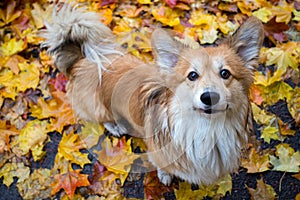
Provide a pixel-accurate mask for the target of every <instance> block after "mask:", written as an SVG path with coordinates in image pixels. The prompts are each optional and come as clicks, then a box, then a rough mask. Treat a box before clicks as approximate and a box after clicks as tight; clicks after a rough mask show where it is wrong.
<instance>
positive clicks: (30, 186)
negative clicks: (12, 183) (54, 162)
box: [17, 168, 53, 200]
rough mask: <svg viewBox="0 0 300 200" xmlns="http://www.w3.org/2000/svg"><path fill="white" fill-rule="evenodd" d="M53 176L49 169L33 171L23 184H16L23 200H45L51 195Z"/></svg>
mask: <svg viewBox="0 0 300 200" xmlns="http://www.w3.org/2000/svg"><path fill="white" fill-rule="evenodd" d="M52 179H53V175H52V173H51V170H49V169H43V168H42V169H35V170H34V171H33V172H32V173H31V174H30V176H29V177H28V178H27V179H25V180H24V181H23V182H20V183H18V184H17V187H18V191H19V192H20V194H21V196H22V197H23V198H24V199H35V200H38V199H46V198H47V197H49V196H50V193H51V182H52Z"/></svg>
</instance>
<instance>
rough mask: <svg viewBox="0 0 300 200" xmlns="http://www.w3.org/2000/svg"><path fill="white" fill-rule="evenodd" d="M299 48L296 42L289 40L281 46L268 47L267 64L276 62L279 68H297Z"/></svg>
mask: <svg viewBox="0 0 300 200" xmlns="http://www.w3.org/2000/svg"><path fill="white" fill-rule="evenodd" d="M297 49H298V44H297V43H296V42H288V43H286V44H283V45H282V46H281V47H273V48H270V49H268V50H267V52H266V56H267V61H266V65H272V64H275V65H276V66H277V67H278V69H281V70H283V71H286V68H287V67H288V66H290V67H292V68H293V69H296V70H297V68H298V60H297V55H298V53H297Z"/></svg>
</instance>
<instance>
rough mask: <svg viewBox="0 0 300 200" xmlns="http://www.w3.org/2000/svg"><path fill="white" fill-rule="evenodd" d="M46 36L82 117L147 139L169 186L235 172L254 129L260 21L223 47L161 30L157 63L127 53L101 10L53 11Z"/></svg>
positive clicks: (155, 45) (155, 44)
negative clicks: (252, 95)
mask: <svg viewBox="0 0 300 200" xmlns="http://www.w3.org/2000/svg"><path fill="white" fill-rule="evenodd" d="M43 37H44V38H45V42H44V43H43V46H44V47H47V48H48V49H47V51H48V53H49V54H50V55H51V56H53V58H54V63H55V65H56V66H57V68H58V69H59V70H60V71H61V72H63V73H64V74H66V76H67V77H68V78H69V82H68V85H67V96H68V98H69V99H70V102H71V105H72V108H73V109H74V111H75V113H76V115H78V117H79V118H81V119H84V120H88V121H92V122H96V123H101V124H104V126H105V128H106V129H107V130H108V131H109V132H111V134H113V135H114V136H120V135H123V134H129V135H132V136H135V137H139V138H143V140H144V142H145V144H146V145H147V156H148V158H149V160H150V161H151V163H152V164H153V166H154V167H155V169H157V172H158V177H159V179H160V181H161V182H162V183H164V184H166V185H169V184H170V183H171V181H172V178H173V176H176V177H179V178H181V179H183V180H186V181H188V182H190V183H194V184H211V183H213V182H215V181H217V180H218V179H219V178H220V177H222V176H224V175H226V174H228V173H231V172H234V171H235V170H237V169H238V167H239V159H240V157H241V153H242V150H243V149H244V148H245V147H247V140H248V135H249V134H250V133H251V131H252V128H253V127H252V114H251V113H252V112H251V106H250V102H249V87H250V86H251V84H252V82H253V71H254V69H255V68H256V66H257V65H258V57H259V51H260V48H261V46H262V42H263V38H264V33H263V26H262V24H261V22H260V21H259V20H258V19H256V18H255V17H250V18H249V19H248V20H246V21H245V22H244V23H243V24H242V25H241V26H240V28H239V29H238V30H237V31H236V33H234V34H233V35H231V36H229V37H228V38H227V39H226V40H224V41H223V42H222V43H221V44H219V45H218V46H211V47H206V48H204V47H199V48H196V49H195V48H191V47H190V46H189V45H184V44H182V43H181V42H178V40H176V39H174V37H173V36H172V34H170V33H169V32H168V31H166V30H165V29H160V28H158V29H156V30H154V32H153V33H152V36H151V48H152V52H153V56H154V62H153V63H145V62H144V61H142V60H141V59H138V58H136V57H135V56H133V55H131V54H129V53H126V52H125V50H124V49H122V47H121V46H119V45H118V43H117V42H116V38H115V36H114V35H113V33H112V31H111V30H110V29H109V28H108V27H107V26H105V25H104V24H102V23H101V22H100V18H99V16H98V15H97V14H96V13H92V12H85V11H84V9H82V8H73V7H72V6H68V5H67V6H63V7H62V8H61V9H59V10H58V11H55V12H54V14H53V23H51V24H46V29H45V30H44V33H43ZM99 160H100V162H101V158H99Z"/></svg>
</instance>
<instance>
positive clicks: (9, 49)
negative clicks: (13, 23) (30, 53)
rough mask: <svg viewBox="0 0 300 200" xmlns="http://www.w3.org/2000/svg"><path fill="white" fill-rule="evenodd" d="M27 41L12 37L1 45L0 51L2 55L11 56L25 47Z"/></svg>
mask: <svg viewBox="0 0 300 200" xmlns="http://www.w3.org/2000/svg"><path fill="white" fill-rule="evenodd" d="M26 47H27V43H26V42H25V41H24V40H22V39H21V40H17V38H15V37H14V38H12V39H10V40H8V41H6V42H4V43H3V44H2V45H1V53H2V55H3V56H12V55H14V54H16V53H18V52H20V51H23V50H24V49H26Z"/></svg>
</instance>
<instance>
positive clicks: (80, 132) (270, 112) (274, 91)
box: [0, 0, 300, 200]
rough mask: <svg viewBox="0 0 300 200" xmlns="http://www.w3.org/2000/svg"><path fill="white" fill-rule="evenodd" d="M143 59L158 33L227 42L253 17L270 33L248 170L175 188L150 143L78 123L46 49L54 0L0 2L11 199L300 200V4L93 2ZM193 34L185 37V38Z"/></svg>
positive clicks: (1, 151) (5, 189)
mask: <svg viewBox="0 0 300 200" xmlns="http://www.w3.org/2000/svg"><path fill="white" fill-rule="evenodd" d="M77 2H79V3H82V4H84V5H85V6H86V7H87V8H88V9H89V10H91V11H95V12H99V13H100V14H101V16H102V22H103V23H105V24H107V25H108V26H109V27H110V28H111V29H112V30H113V32H114V33H115V34H116V35H117V38H118V41H119V42H120V44H121V45H122V47H124V48H125V49H127V50H128V51H129V52H130V53H132V54H134V55H135V56H137V57H139V58H141V59H144V60H145V61H151V60H152V56H151V52H150V51H149V48H147V47H149V45H150V44H149V36H150V34H151V32H152V31H153V29H154V28H155V27H165V28H169V29H172V30H174V31H175V32H176V33H177V36H178V37H179V38H182V41H183V42H189V43H191V42H192V41H197V42H199V43H200V44H202V45H204V46H205V45H209V44H213V43H217V42H218V41H219V39H221V38H224V37H226V36H227V35H229V34H231V33H233V32H234V31H235V30H236V29H237V28H238V27H239V25H240V23H242V22H243V21H244V20H245V19H246V18H247V17H249V16H252V15H254V16H256V17H258V18H259V19H260V20H261V21H262V22H263V24H264V29H265V34H266V38H265V41H264V47H263V49H262V50H261V56H260V63H261V64H260V66H259V68H258V71H257V72H256V73H255V83H254V84H253V86H252V88H251V94H250V97H251V101H252V108H253V113H254V120H255V135H254V136H253V138H252V140H251V142H250V143H249V151H248V155H246V156H245V157H244V158H243V159H242V162H241V167H240V170H239V171H238V172H236V173H233V174H231V175H228V176H226V177H224V178H223V179H222V180H220V182H218V183H216V184H215V185H210V186H201V187H199V186H197V185H190V184H188V183H186V182H183V181H181V180H174V181H173V184H172V186H170V187H166V186H164V185H162V184H160V183H159V182H158V178H157V176H156V172H155V171H152V172H147V173H143V168H146V167H147V166H149V163H148V162H147V160H146V159H145V158H143V157H142V156H141V154H140V153H141V152H144V151H145V150H146V147H145V145H144V144H143V143H142V141H140V140H138V139H136V138H131V137H129V136H126V137H125V136H124V137H121V138H114V137H111V136H110V135H109V134H108V133H107V132H106V131H105V130H104V128H103V127H102V126H101V125H97V124H90V123H86V122H83V121H80V120H78V119H76V118H75V117H74V115H73V112H72V109H71V107H70V105H69V103H68V100H67V98H66V94H65V86H66V84H67V82H68V80H67V78H66V77H65V76H64V75H63V74H61V73H60V72H59V71H58V70H57V69H56V68H55V67H54V65H53V63H52V60H51V59H50V58H49V57H48V56H47V55H46V53H45V49H41V48H40V43H41V42H42V41H43V39H42V38H40V37H39V35H38V32H39V30H41V29H43V28H44V20H46V21H49V22H51V13H52V10H53V8H54V3H55V2H54V1H51V0H48V1H47V0H30V1H29V0H16V1H12V0H11V1H1V2H0V35H1V37H0V38H1V40H0V45H1V48H0V106H1V109H0V193H1V196H0V199H47V198H48V199H54V198H56V199H91V200H92V199H124V198H138V199H161V198H165V199H203V198H205V199H211V198H212V199H251V198H252V199H276V198H278V199H296V200H299V199H300V172H299V165H300V130H299V127H300V78H299V76H300V75H299V63H300V45H299V44H300V42H299V41H300V2H297V1H292V0H272V1H266V0H249V1H238V0H223V1H205V0H203V1H195V0H163V1H156V0H154V1H151V0H137V1H121V0H103V1H101V0H88V1H83V0H79V1H77ZM183 38H184V39H183Z"/></svg>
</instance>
